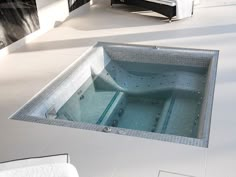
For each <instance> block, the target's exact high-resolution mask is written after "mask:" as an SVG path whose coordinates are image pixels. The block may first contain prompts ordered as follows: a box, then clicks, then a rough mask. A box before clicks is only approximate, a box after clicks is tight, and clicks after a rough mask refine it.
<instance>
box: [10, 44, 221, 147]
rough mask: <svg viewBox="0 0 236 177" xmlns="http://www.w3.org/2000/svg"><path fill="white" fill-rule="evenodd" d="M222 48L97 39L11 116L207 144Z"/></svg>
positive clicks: (150, 137)
mask: <svg viewBox="0 0 236 177" xmlns="http://www.w3.org/2000/svg"><path fill="white" fill-rule="evenodd" d="M217 61H218V51H214V50H196V49H182V48H167V47H156V46H139V45H126V44H113V43H103V42H99V43H97V44H96V45H95V46H93V47H92V48H91V49H89V50H88V51H87V52H85V54H84V55H82V56H81V57H80V58H79V59H78V60H77V61H76V62H74V63H73V64H72V65H71V66H70V67H69V68H67V69H66V70H65V71H64V72H63V73H61V74H60V75H59V76H58V77H57V78H56V79H54V80H53V81H52V82H51V83H50V84H49V85H48V86H46V88H45V89H43V90H42V91H41V92H40V93H38V94H37V95H36V96H35V97H34V98H32V99H31V100H30V101H29V102H28V103H26V104H25V105H24V106H23V107H22V108H21V109H20V110H19V111H17V112H16V113H15V114H14V115H13V116H11V119H17V120H24V121H30V122H37V123H44V124H51V125H59V126H66V127H72V128H79V129H88V130H94V131H100V132H106V133H114V134H122V135H126V136H135V137H142V138H148V139H153V140H162V141H169V142H175V143H181V144H188V145H194V146H200V147H207V146H208V139H209V131H210V122H211V111H212V102H213V94H214V86H215V79H216V71H217Z"/></svg>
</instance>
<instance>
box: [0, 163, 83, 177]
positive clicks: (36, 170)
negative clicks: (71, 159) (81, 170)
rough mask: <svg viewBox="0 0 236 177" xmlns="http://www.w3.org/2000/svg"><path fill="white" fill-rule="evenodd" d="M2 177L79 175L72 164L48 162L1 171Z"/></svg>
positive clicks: (70, 176) (76, 176)
mask: <svg viewBox="0 0 236 177" xmlns="http://www.w3.org/2000/svg"><path fill="white" fill-rule="evenodd" d="M0 177H79V175H78V173H77V170H76V169H75V167H74V166H73V165H71V164H64V163H61V164H47V165H39V166H31V167H24V168H16V169H11V170H7V171H0Z"/></svg>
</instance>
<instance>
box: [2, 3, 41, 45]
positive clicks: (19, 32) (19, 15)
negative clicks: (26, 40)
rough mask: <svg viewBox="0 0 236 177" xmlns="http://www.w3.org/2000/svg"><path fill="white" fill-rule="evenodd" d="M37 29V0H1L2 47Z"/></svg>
mask: <svg viewBox="0 0 236 177" xmlns="http://www.w3.org/2000/svg"><path fill="white" fill-rule="evenodd" d="M37 29H39V19H38V14H37V6H36V2H35V0H0V49H1V48H3V47H6V46H7V45H9V44H11V43H13V42H15V41H17V40H19V39H21V38H23V37H25V36H26V35H28V34H30V33H32V32H34V31H36V30H37Z"/></svg>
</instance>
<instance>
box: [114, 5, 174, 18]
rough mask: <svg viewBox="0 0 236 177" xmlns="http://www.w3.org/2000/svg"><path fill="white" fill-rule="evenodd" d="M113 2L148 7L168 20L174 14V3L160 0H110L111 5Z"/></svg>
mask: <svg viewBox="0 0 236 177" xmlns="http://www.w3.org/2000/svg"><path fill="white" fill-rule="evenodd" d="M168 2H169V1H168ZM113 4H127V5H134V6H138V7H142V8H145V9H149V10H152V11H154V12H157V13H159V14H162V15H164V16H166V17H168V19H169V21H171V19H172V18H173V17H174V16H176V5H167V4H163V3H161V1H159V2H158V1H157V2H150V1H145V0H111V5H113Z"/></svg>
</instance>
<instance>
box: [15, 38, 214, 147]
mask: <svg viewBox="0 0 236 177" xmlns="http://www.w3.org/2000/svg"><path fill="white" fill-rule="evenodd" d="M111 59H112V60H118V61H132V62H141V63H144V62H145V63H155V64H157V63H158V64H174V65H180V66H194V67H208V74H207V81H206V87H205V96H204V100H203V104H202V111H201V115H200V126H199V127H200V128H199V131H198V132H199V133H198V138H188V137H183V136H175V135H167V134H159V133H151V132H143V131H137V130H128V129H122V128H117V127H112V131H111V133H115V134H122V135H128V136H135V137H142V138H148V139H156V140H162V141H168V142H174V143H180V144H187V145H193V146H199V147H207V146H208V139H209V131H210V121H211V120H210V118H211V109H212V102H213V96H214V85H215V77H216V71H217V61H218V51H211V50H196V49H182V48H168V47H157V46H139V45H127V44H113V43H103V42H99V43H97V44H96V45H94V46H93V47H92V48H90V49H89V50H88V51H87V52H85V53H84V54H83V55H82V56H81V57H79V58H78V60H77V61H75V62H74V63H73V64H72V65H71V66H70V67H68V68H67V69H66V70H65V71H63V72H62V73H61V74H60V75H59V76H57V77H56V78H55V79H54V80H53V81H52V82H51V83H49V84H48V85H47V86H46V87H45V88H44V89H43V90H42V91H41V92H39V93H38V94H37V95H36V96H34V97H33V98H32V99H31V100H30V101H28V102H27V103H26V104H25V105H24V106H23V107H22V108H21V109H20V110H19V111H17V112H16V113H15V114H14V115H12V116H11V117H10V118H11V119H16V120H23V121H30V122H36V123H44V124H50V125H58V126H66V127H71V128H79V129H87V130H94V131H99V132H101V131H103V129H104V127H105V126H102V125H95V124H87V123H81V122H72V121H65V120H56V119H49V118H46V114H47V113H48V111H50V110H52V109H55V111H58V110H59V109H60V108H61V107H62V106H63V105H64V103H65V102H66V101H67V100H68V99H69V98H70V97H71V96H72V95H73V94H74V93H75V92H76V91H77V90H78V89H79V88H80V87H81V86H82V85H83V84H84V82H85V81H86V80H87V79H88V78H89V77H91V70H93V72H95V73H96V74H99V73H100V72H101V71H102V70H103V69H104V67H105V66H106V65H107V64H108V63H109V61H110V60H111ZM78 76H79V77H78Z"/></svg>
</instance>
